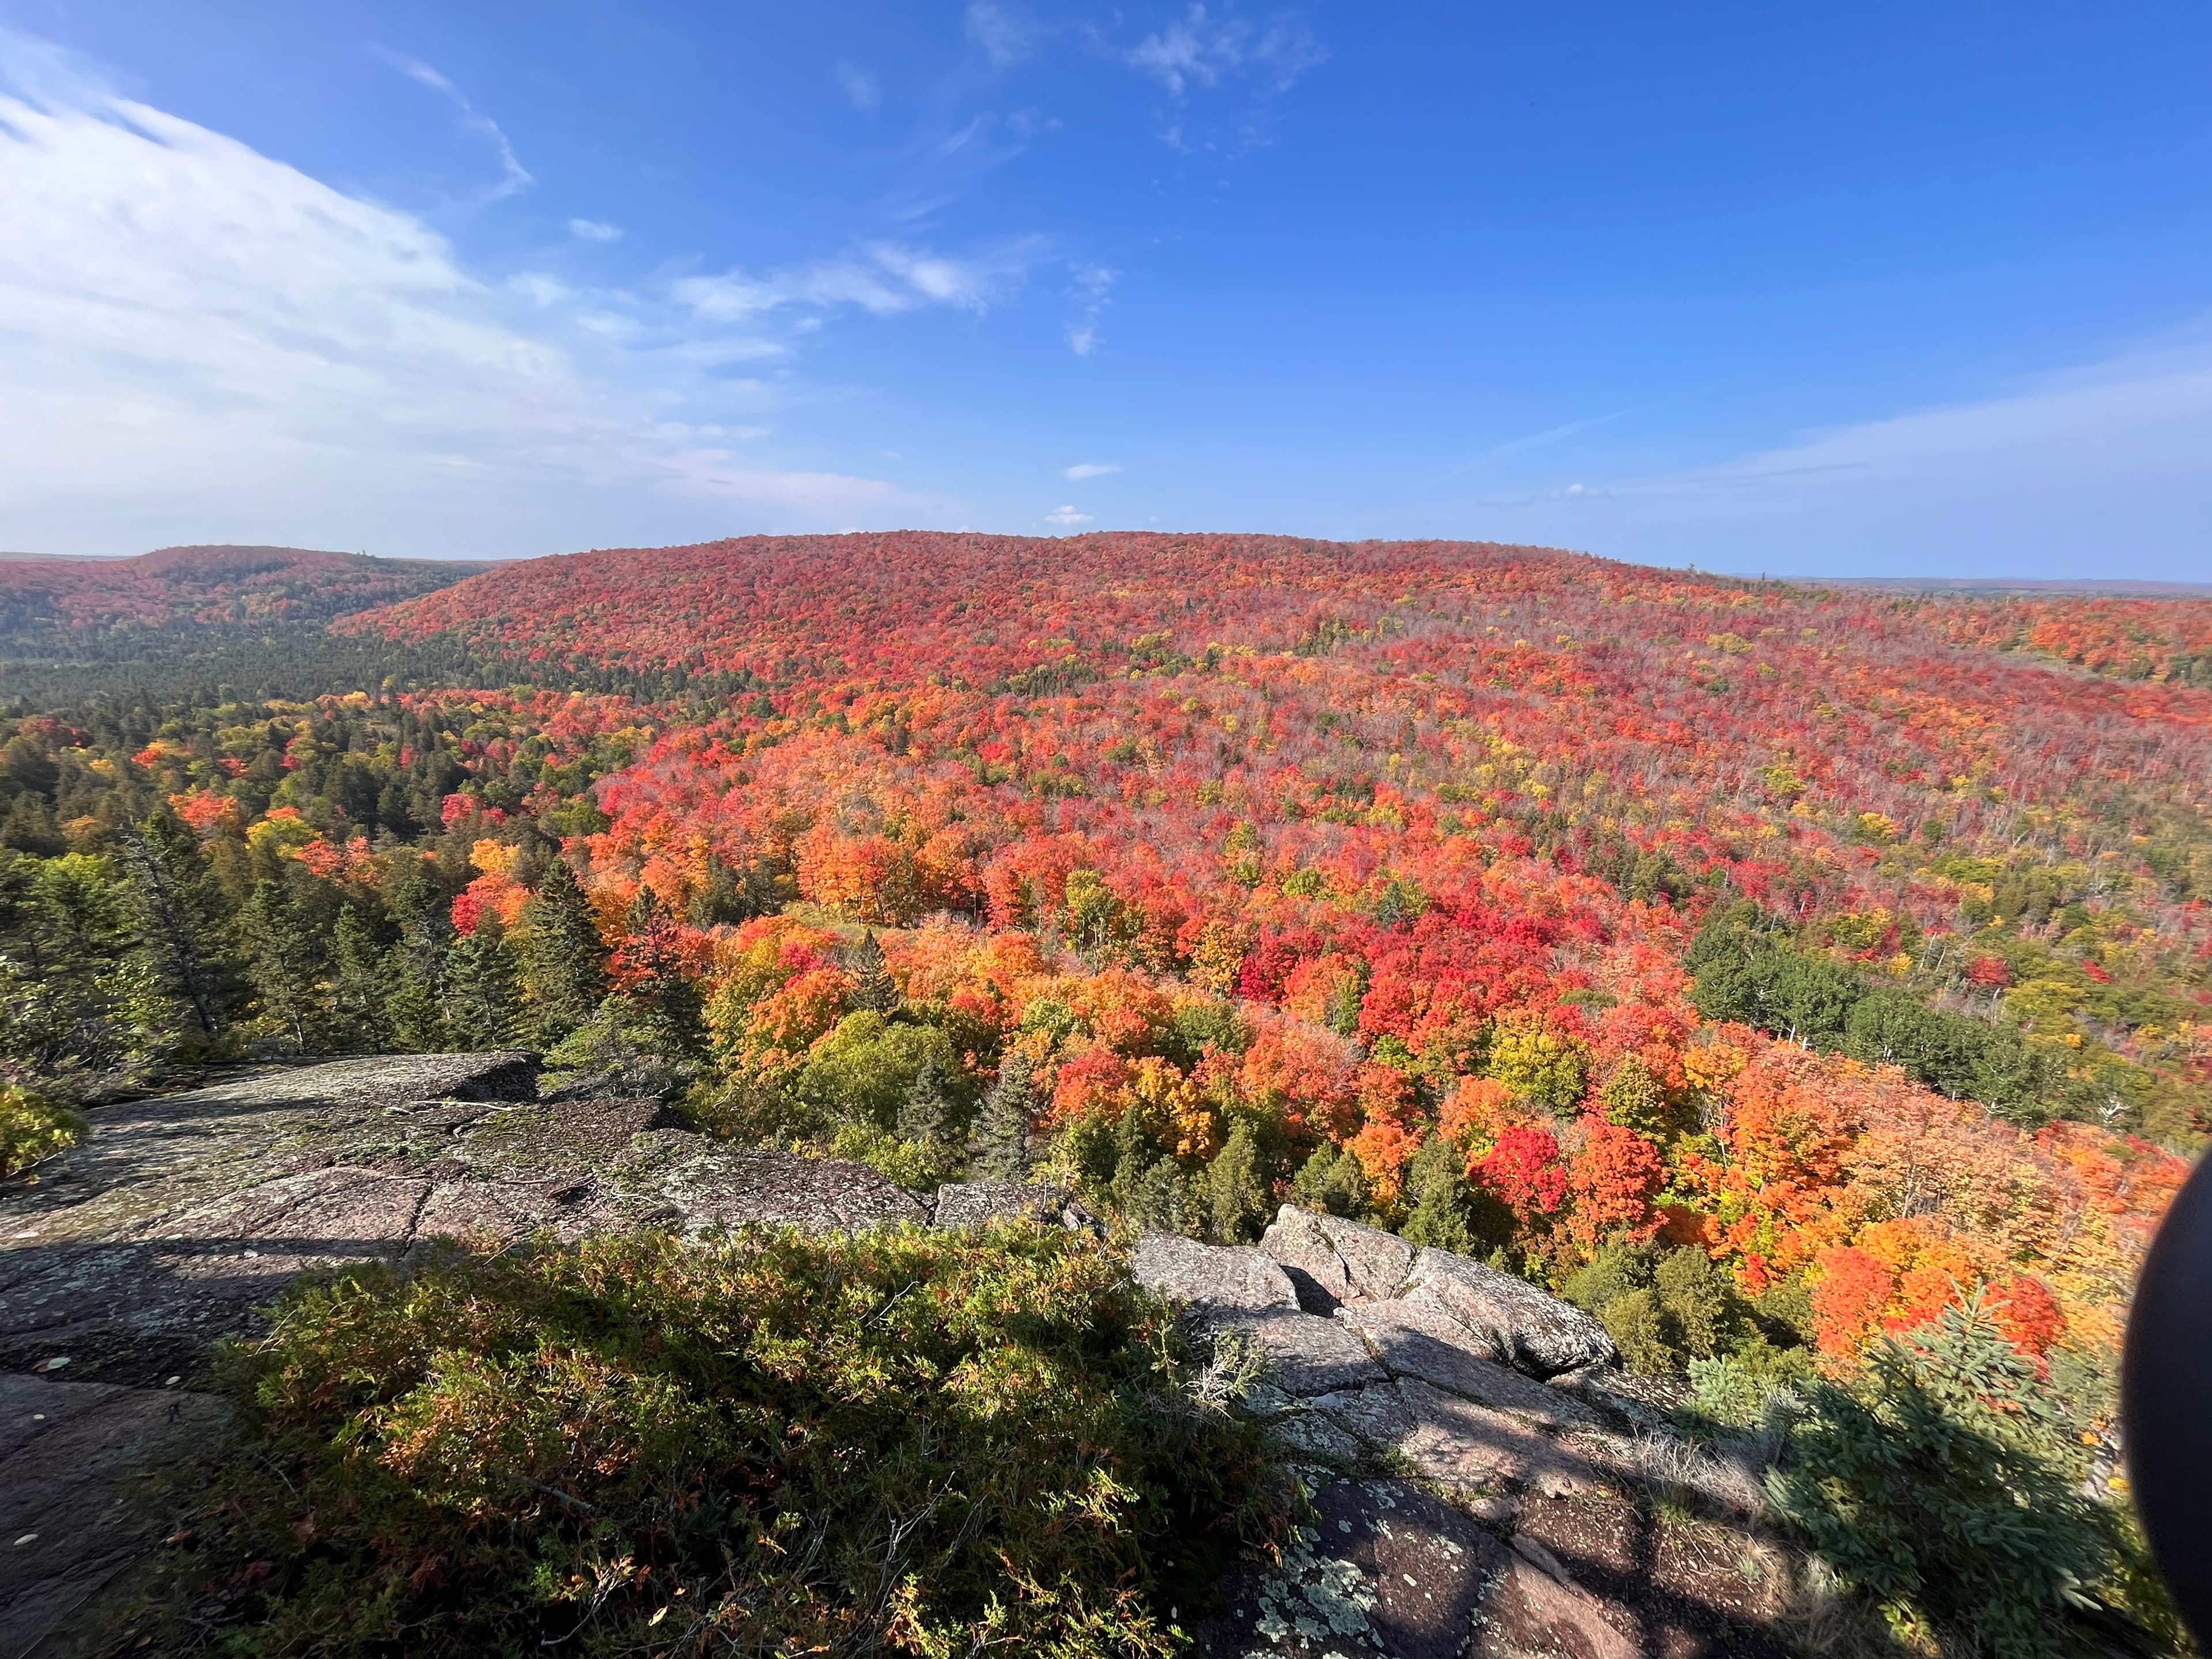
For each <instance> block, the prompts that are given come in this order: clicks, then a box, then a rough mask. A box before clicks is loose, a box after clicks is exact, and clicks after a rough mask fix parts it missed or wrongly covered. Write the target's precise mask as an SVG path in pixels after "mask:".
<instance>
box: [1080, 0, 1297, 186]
mask: <svg viewBox="0 0 2212 1659" xmlns="http://www.w3.org/2000/svg"><path fill="white" fill-rule="evenodd" d="M1091 44H1092V46H1093V47H1094V48H1095V49H1096V50H1097V51H1099V52H1103V54H1104V55H1105V56H1107V57H1109V58H1114V59H1115V60H1116V61H1117V62H1120V63H1122V64H1127V65H1128V66H1129V67H1130V68H1131V69H1133V70H1136V71H1137V72H1138V73H1139V74H1140V75H1142V76H1146V78H1147V79H1149V80H1152V81H1153V82H1157V83H1158V85H1159V86H1160V87H1162V88H1164V90H1165V91H1166V93H1167V94H1168V96H1169V98H1170V100H1171V106H1170V109H1169V110H1168V111H1167V112H1166V113H1165V114H1164V116H1163V117H1162V118H1161V122H1160V137H1161V138H1162V139H1163V140H1164V142H1165V143H1168V144H1169V145H1170V147H1172V148H1174V149H1181V150H1186V151H1193V152H1196V151H1214V152H1218V153H1225V154H1236V153H1238V152H1242V151H1246V150H1250V149H1256V148H1257V147H1259V146H1260V145H1261V144H1264V143H1267V141H1268V139H1269V138H1270V137H1272V135H1273V127H1274V123H1275V112H1274V100H1277V99H1278V98H1279V97H1280V96H1281V95H1282V94H1285V93H1286V92H1288V91H1290V89H1291V88H1292V87H1294V86H1296V85H1297V82H1299V80H1300V79H1301V78H1302V77H1303V76H1304V75H1305V74H1306V73H1307V72H1308V71H1309V70H1313V69H1315V68H1316V67H1318V66H1319V65H1320V64H1323V63H1325V62H1326V61H1328V52H1327V51H1326V50H1325V49H1324V48H1323V47H1322V45H1321V43H1320V42H1319V41H1318V40H1316V39H1315V38H1314V35H1313V33H1312V32H1311V31H1310V29H1308V28H1307V27H1306V26H1305V25H1304V23H1303V22H1301V21H1299V20H1298V18H1297V15H1296V14H1294V13H1291V12H1283V13H1279V14H1278V15H1275V16H1274V17H1273V18H1271V19H1269V20H1268V21H1267V22H1265V23H1257V22H1254V21H1251V20H1250V19H1249V18H1245V17H1240V16H1237V15H1235V13H1234V12H1233V11H1231V10H1230V9H1227V8H1224V9H1221V10H1219V11H1214V10H1210V9H1208V8H1207V7H1206V6H1205V5H1202V4H1194V5H1192V6H1191V7H1190V8H1189V9H1188V10H1186V11H1185V12H1184V13H1183V14H1182V15H1181V16H1179V17H1177V18H1176V19H1175V21H1172V22H1170V23H1169V24H1167V25H1166V26H1165V27H1163V28H1160V29H1158V30H1156V31H1154V32H1153V33H1150V34H1147V35H1145V36H1144V37H1142V38H1141V39H1139V40H1137V41H1136V42H1135V43H1134V44H1133V45H1123V44H1121V42H1119V41H1117V40H1115V39H1113V38H1112V36H1110V35H1109V34H1108V33H1104V32H1103V31H1099V30H1097V29H1093V30H1092V31H1091ZM1216 88H1219V89H1222V90H1224V91H1226V90H1229V89H1231V88H1234V89H1235V91H1236V92H1237V94H1238V95H1237V98H1236V100H1235V102H1234V104H1233V106H1232V108H1231V112H1230V113H1229V114H1228V115H1227V116H1225V117H1224V116H1221V115H1219V114H1218V112H1217V113H1216V114H1213V115H1202V114H1200V113H1198V112H1195V111H1194V108H1193V107H1192V99H1193V96H1194V94H1199V93H1202V92H1207V91H1211V90H1213V89H1216Z"/></svg>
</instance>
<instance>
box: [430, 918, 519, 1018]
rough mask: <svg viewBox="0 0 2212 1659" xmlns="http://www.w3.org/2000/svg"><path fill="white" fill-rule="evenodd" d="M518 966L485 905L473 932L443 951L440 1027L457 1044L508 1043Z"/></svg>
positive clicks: (516, 1009) (516, 1015) (516, 1000)
mask: <svg viewBox="0 0 2212 1659" xmlns="http://www.w3.org/2000/svg"><path fill="white" fill-rule="evenodd" d="M520 978H521V975H520V968H519V966H518V964H517V963H516V961H515V955H514V947H513V946H512V945H509V944H508V943H507V930H506V929H505V928H504V927H501V925H500V920H499V915H498V913H497V912H496V911H494V910H491V909H489V908H487V909H486V910H485V911H484V913H483V915H481V916H479V917H478V918H477V926H476V931H475V932H474V933H470V934H468V935H467V936H465V938H463V939H459V940H458V941H456V942H455V944H454V945H453V949H452V950H451V951H448V952H447V955H446V1032H447V1040H448V1041H449V1042H452V1043H453V1045H454V1047H456V1048H477V1049H481V1048H501V1047H503V1046H504V1045H505V1044H507V1043H508V1042H512V1041H513V1037H514V1030H515V1025H516V1024H517V1021H518V1018H519V1017H520Z"/></svg>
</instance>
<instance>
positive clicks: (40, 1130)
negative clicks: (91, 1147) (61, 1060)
mask: <svg viewBox="0 0 2212 1659" xmlns="http://www.w3.org/2000/svg"><path fill="white" fill-rule="evenodd" d="M88 1133H91V1127H90V1126H89V1125H88V1124H87V1123H86V1122H85V1121H84V1120H83V1119H82V1117H79V1116H78V1115H76V1113H75V1112H72V1111H71V1110H70V1109H69V1108H68V1107H66V1106H58V1105H56V1104H55V1103H53V1102H52V1101H50V1100H46V1099H44V1098H42V1097H40V1096H38V1095H34V1094H33V1093H32V1092H31V1091H29V1090H27V1089H20V1088H17V1087H16V1086H15V1085H13V1084H0V1176H11V1175H14V1174H15V1171H16V1170H27V1169H28V1168H30V1166H31V1165H32V1164H36V1163H38V1162H40V1160H41V1159H44V1158H52V1156H53V1155H54V1154H55V1153H56V1152H67V1151H68V1150H69V1149H70V1147H72V1146H76V1144H77V1142H78V1141H80V1140H82V1139H84V1138H85V1136H86V1135H87V1134H88Z"/></svg>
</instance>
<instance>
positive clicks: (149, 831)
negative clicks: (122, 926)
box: [118, 811, 238, 1046]
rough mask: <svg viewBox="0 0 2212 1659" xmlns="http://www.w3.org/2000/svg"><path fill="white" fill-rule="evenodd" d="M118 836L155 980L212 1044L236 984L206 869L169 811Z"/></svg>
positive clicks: (217, 897)
mask: <svg viewBox="0 0 2212 1659" xmlns="http://www.w3.org/2000/svg"><path fill="white" fill-rule="evenodd" d="M118 840H119V841H120V842H121V844H122V847H123V852H124V857H125V860H126V862H127V864H128V866H129V868H130V872H131V896H132V899H133V902H134V903H135V906H136V908H137V913H138V923H139V934H140V938H141V939H142V940H143V945H144V948H145V951H146V953H147V956H148V958H149V963H150V964H151V966H152V967H153V969H154V971H155V979H156V982H157V983H158V984H159V985H160V987H161V989H162V991H163V992H164V993H166V994H167V995H169V996H171V997H173V999H175V1000H176V1002H177V1004H178V1005H179V1009H180V1012H182V1014H183V1016H184V1018H185V1023H186V1026H187V1029H188V1030H189V1031H190V1033H191V1036H193V1037H194V1039H195V1040H196V1041H197V1042H198V1043H199V1044H201V1045H203V1046H204V1045H206V1044H210V1043H212V1042H215V1041H216V1039H217V1038H218V1037H220V1036H222V1033H223V1031H224V1030H225V1028H226V1026H227V1025H228V1021H229V1016H230V1012H231V1008H232V1005H233V1003H234V1000H235V999H236V994H237V985H238V970H237V957H236V947H235V945H234V941H233V939H232V938H231V932H230V928H229V927H228V922H227V921H226V918H225V914H224V907H223V902H222V890H220V889H219V888H218V887H217V886H216V879H215V875H214V872H212V871H210V869H209V868H208V865H207V860H204V859H203V858H202V857H201V856H200V851H199V847H198V844H197V842H194V840H193V839H192V832H191V830H189V829H186V828H185V826H184V824H183V823H180V822H179V820H178V818H177V816H176V815H175V814H174V813H173V812H169V811H161V812H156V813H155V814H154V815H153V816H152V817H149V818H147V819H146V820H145V821H144V822H143V823H136V824H125V826H124V828H123V829H122V831H121V833H120V835H119V836H118Z"/></svg>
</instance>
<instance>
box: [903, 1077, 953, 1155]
mask: <svg viewBox="0 0 2212 1659" xmlns="http://www.w3.org/2000/svg"><path fill="white" fill-rule="evenodd" d="M958 1110H959V1102H958V1100H957V1097H955V1095H954V1092H953V1088H952V1080H951V1079H950V1078H949V1077H947V1076H946V1075H945V1068H944V1066H941V1065H939V1063H938V1062H937V1060H934V1059H929V1060H923V1061H922V1063H921V1069H920V1070H919V1071H917V1072H916V1073H915V1078H914V1081H913V1082H912V1083H911V1084H909V1085H908V1086H907V1091H906V1098H905V1099H904V1100H902V1101H901V1102H900V1103H899V1109H898V1133H899V1139H902V1140H910V1141H913V1142H915V1143H916V1144H917V1145H920V1146H938V1145H940V1144H941V1143H943V1142H944V1140H945V1139H946V1131H947V1130H948V1129H949V1128H950V1127H951V1120H952V1115H953V1114H954V1113H955V1112H957V1111H958Z"/></svg>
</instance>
